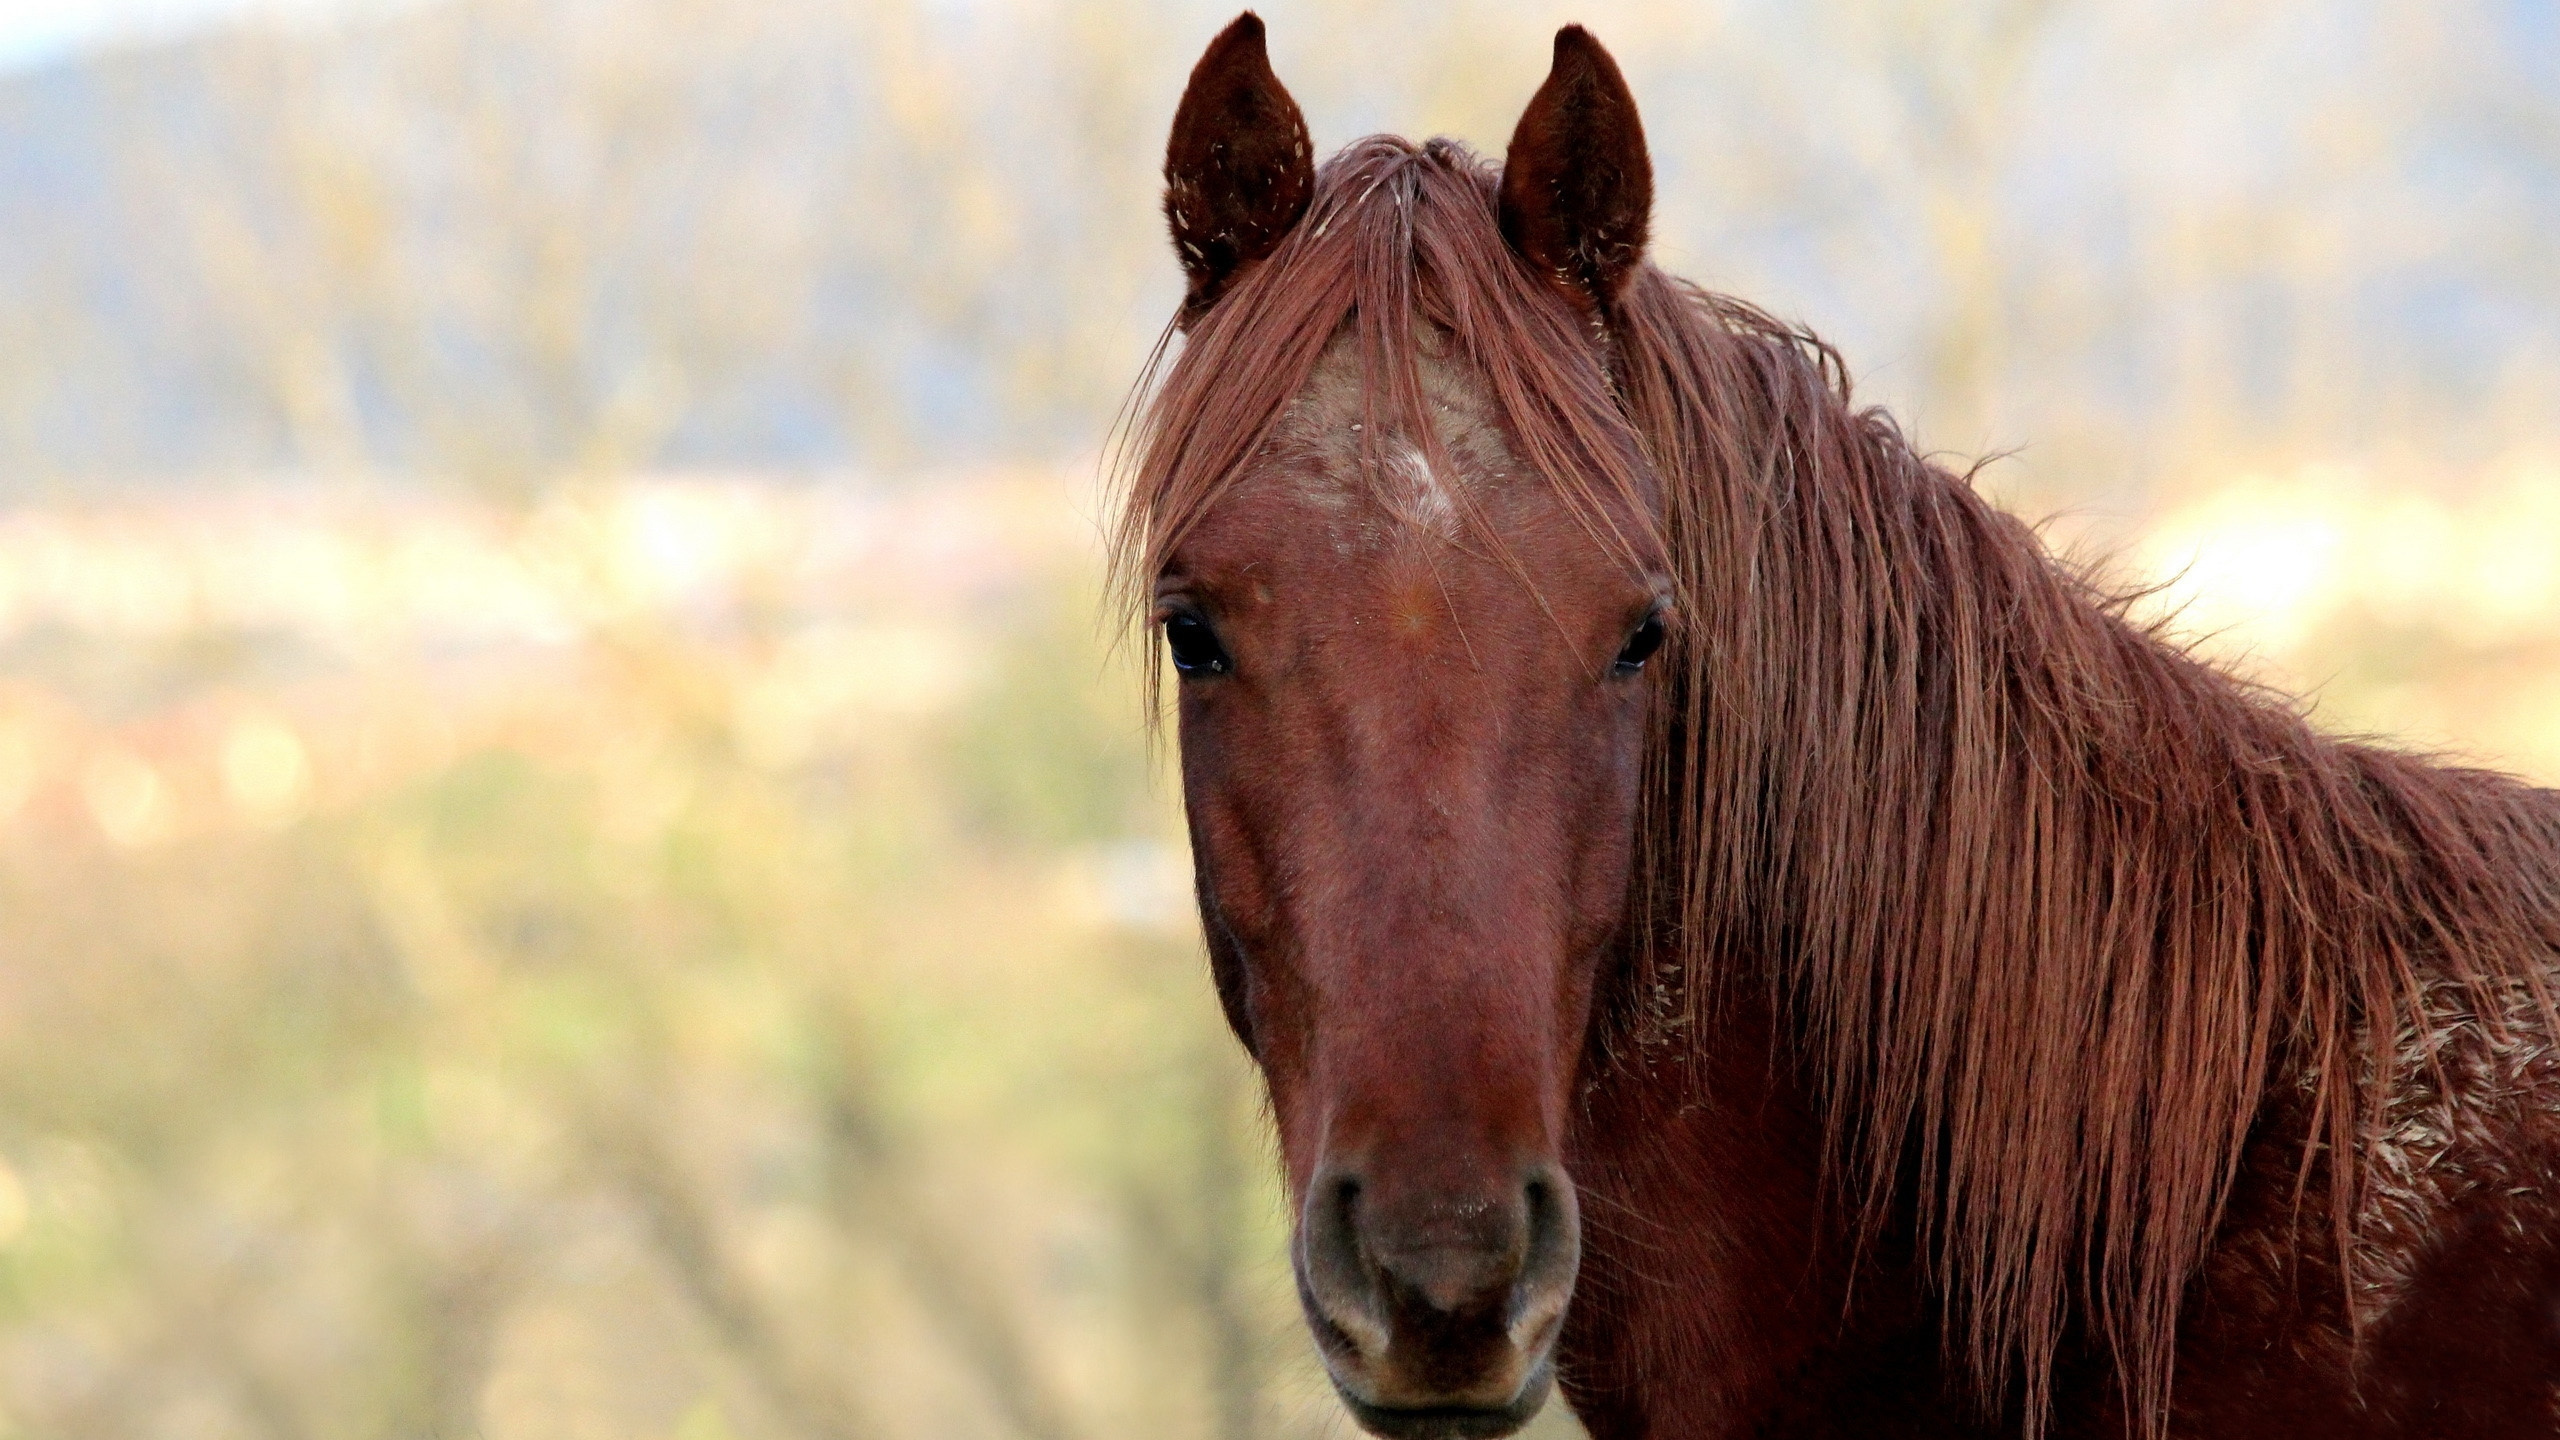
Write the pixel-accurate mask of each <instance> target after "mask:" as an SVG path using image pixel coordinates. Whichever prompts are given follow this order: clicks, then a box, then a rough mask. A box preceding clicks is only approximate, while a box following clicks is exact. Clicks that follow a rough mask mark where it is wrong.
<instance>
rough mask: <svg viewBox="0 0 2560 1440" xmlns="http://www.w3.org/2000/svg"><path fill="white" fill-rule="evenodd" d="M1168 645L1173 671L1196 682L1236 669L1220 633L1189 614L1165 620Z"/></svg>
mask: <svg viewBox="0 0 2560 1440" xmlns="http://www.w3.org/2000/svg"><path fill="white" fill-rule="evenodd" d="M1164 644H1165V648H1166V649H1168V650H1170V651H1172V652H1173V668H1174V669H1176V670H1179V671H1181V672H1182V673H1183V674H1185V675H1187V676H1191V677H1193V678H1195V679H1196V678H1200V677H1203V676H1209V675H1224V674H1226V673H1227V672H1228V671H1230V670H1233V669H1234V668H1236V662H1234V661H1233V660H1230V659H1228V658H1227V647H1225V646H1223V645H1221V644H1219V643H1218V632H1217V631H1215V630H1212V629H1210V628H1209V622H1208V621H1206V620H1204V619H1202V618H1201V617H1199V616H1197V615H1194V614H1192V613H1191V612H1189V611H1187V610H1186V611H1183V612H1182V613H1181V614H1178V615H1168V616H1166V617H1165V622H1164Z"/></svg>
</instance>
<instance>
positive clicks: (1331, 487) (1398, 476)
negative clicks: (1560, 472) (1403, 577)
mask: <svg viewBox="0 0 2560 1440" xmlns="http://www.w3.org/2000/svg"><path fill="white" fill-rule="evenodd" d="M1414 367H1415V371H1416V378H1417V379H1418V381H1419V382H1420V385H1419V389H1420V399H1421V411H1422V413H1421V415H1420V416H1419V417H1416V416H1413V415H1410V414H1401V413H1398V411H1399V409H1400V407H1398V406H1396V405H1395V404H1394V403H1393V401H1392V400H1390V399H1389V397H1387V396H1384V395H1379V394H1375V393H1374V392H1373V386H1372V378H1371V377H1370V376H1369V375H1368V373H1367V370H1366V367H1365V365H1364V364H1363V362H1362V360H1361V357H1360V353H1359V348H1358V346H1357V345H1356V344H1355V343H1353V342H1352V340H1351V339H1350V338H1349V337H1348V336H1345V337H1342V338H1337V339H1336V340H1335V341H1334V342H1333V343H1332V344H1331V345H1329V346H1327V347H1326V349H1325V352H1324V354H1323V355H1322V356H1321V357H1320V358H1319V359H1318V360H1317V362H1316V365H1315V368H1314V369H1313V370H1312V371H1311V372H1309V374H1308V377H1307V383H1306V384H1305V385H1304V386H1303V387H1301V388H1300V390H1299V392H1298V394H1297V396H1296V397H1295V398H1294V399H1293V400H1292V401H1291V403H1290V404H1289V406H1288V408H1287V409H1286V410H1285V411H1284V412H1282V414H1281V416H1280V419H1279V421H1278V423H1277V424H1275V425H1274V426H1273V427H1272V434H1271V437H1270V439H1269V441H1268V442H1267V443H1266V445H1265V446H1264V450H1263V457H1264V458H1265V459H1267V460H1269V461H1271V462H1273V463H1272V465H1271V469H1270V471H1269V472H1268V473H1269V474H1270V475H1271V476H1273V477H1274V478H1275V479H1276V480H1277V482H1278V484H1279V485H1280V486H1281V487H1282V488H1285V489H1286V490H1287V491H1289V492H1290V493H1291V494H1293V495H1294V496H1295V497H1296V498H1297V499H1299V500H1300V501H1302V502H1303V503H1304V504H1306V505H1307V506H1308V507H1310V508H1312V509H1315V510H1317V511H1320V512H1324V513H1326V514H1336V515H1344V514H1357V513H1358V512H1363V511H1368V512H1375V515H1374V516H1373V517H1372V518H1385V519H1389V520H1394V521H1399V522H1402V524H1403V525H1404V526H1405V527H1406V528H1408V529H1413V530H1419V531H1422V532H1424V533H1426V534H1431V535H1436V536H1438V537H1440V538H1442V539H1444V540H1445V539H1455V538H1456V537H1457V535H1458V531H1459V529H1460V526H1461V522H1462V512H1463V510H1464V509H1465V508H1468V507H1474V508H1479V509H1485V510H1488V511H1490V510H1492V509H1495V508H1501V507H1504V506H1505V504H1506V502H1511V503H1516V501H1517V499H1518V498H1520V492H1523V491H1527V490H1534V489H1535V488H1536V487H1528V486H1521V485H1517V484H1514V483H1512V482H1514V481H1515V480H1518V479H1520V478H1523V477H1522V476H1521V467H1520V465H1519V463H1518V461H1517V459H1516V458H1515V457H1514V456H1513V454H1512V452H1511V446H1510V443H1509V441H1508V439H1507V438H1506V437H1505V435H1504V433H1503V428H1502V424H1501V421H1500V419H1499V418H1498V415H1497V412H1496V409H1495V406H1494V403H1493V398H1492V392H1491V390H1490V389H1489V388H1488V387H1487V386H1486V385H1485V383H1484V381H1483V378H1482V377H1481V376H1480V375H1478V374H1477V373H1476V371H1475V369H1474V367H1473V366H1471V365H1469V364H1466V363H1465V362H1463V361H1461V360H1459V359H1457V358H1455V357H1453V356H1452V355H1450V354H1449V353H1448V346H1447V344H1446V342H1445V341H1439V340H1434V341H1429V342H1426V343H1422V344H1418V345H1417V346H1416V349H1415V353H1414ZM1417 418H1419V419H1420V420H1421V421H1422V422H1423V423H1424V424H1426V425H1428V427H1429V428H1430V431H1431V436H1430V438H1431V439H1432V440H1435V441H1436V442H1437V446H1436V455H1437V459H1436V460H1435V459H1434V450H1433V447H1431V446H1427V445H1426V444H1425V443H1424V438H1425V437H1423V436H1421V435H1418V434H1415V433H1413V428H1414V427H1413V422H1414V420H1415V419H1417ZM1373 426H1379V427H1384V428H1385V433H1379V432H1378V431H1377V430H1374V429H1372V427H1373ZM1488 518H1491V517H1490V516H1489V517H1488ZM1343 530H1344V533H1343V534H1341V535H1340V536H1339V537H1338V539H1339V541H1340V543H1343V544H1347V545H1352V546H1355V547H1357V546H1361V545H1363V544H1370V545H1374V544H1379V543H1384V542H1386V541H1388V540H1390V539H1393V538H1395V537H1392V536H1389V535H1387V534H1385V533H1383V532H1379V533H1372V532H1369V531H1363V530H1361V529H1360V528H1359V527H1357V526H1351V527H1343Z"/></svg>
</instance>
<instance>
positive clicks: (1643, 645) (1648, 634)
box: [1614, 610, 1662, 675]
mask: <svg viewBox="0 0 2560 1440" xmlns="http://www.w3.org/2000/svg"><path fill="white" fill-rule="evenodd" d="M1661 648H1662V612H1661V611H1659V610H1657V611H1655V612H1654V613H1652V614H1650V615H1647V616H1646V617H1644V623H1643V624H1641V625H1639V626H1637V627H1636V629H1635V633H1634V634H1632V635H1629V636H1628V637H1627V643H1626V647H1625V648H1624V649H1622V650H1620V651H1619V652H1618V663H1617V665H1616V666H1615V667H1614V668H1615V669H1616V670H1617V672H1618V673H1619V674H1621V675H1633V674H1634V673H1636V672H1637V671H1639V670H1642V669H1643V668H1644V662H1646V661H1647V660H1650V659H1652V658H1653V652H1654V651H1656V650H1659V649H1661Z"/></svg>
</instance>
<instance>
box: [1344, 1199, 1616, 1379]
mask: <svg viewBox="0 0 2560 1440" xmlns="http://www.w3.org/2000/svg"><path fill="white" fill-rule="evenodd" d="M1578 1230H1579V1226H1578V1225H1577V1224H1576V1216H1575V1203H1574V1195H1573V1185H1572V1182H1571V1181H1569V1180H1567V1179H1566V1178H1565V1176H1564V1174H1563V1172H1562V1171H1561V1170H1559V1169H1557V1168H1556V1167H1554V1166H1552V1165H1542V1166H1539V1167H1536V1168H1534V1169H1532V1170H1531V1171H1530V1172H1529V1173H1528V1174H1527V1175H1526V1176H1525V1177H1524V1178H1522V1179H1520V1180H1518V1181H1517V1182H1516V1183H1513V1184H1511V1185H1509V1186H1507V1187H1487V1188H1486V1189H1485V1190H1482V1191H1479V1192H1477V1193H1472V1194H1428V1193H1419V1194H1407V1195H1398V1194H1394V1193H1392V1192H1389V1191H1387V1190H1385V1189H1384V1188H1383V1187H1381V1186H1377V1185H1374V1184H1371V1183H1370V1182H1369V1181H1368V1180H1367V1179H1366V1178H1364V1177H1363V1176H1362V1175H1361V1174H1360V1173H1359V1172H1357V1171H1347V1170H1332V1171H1327V1172H1323V1173H1320V1174H1319V1175H1318V1177H1317V1179H1316V1181H1315V1183H1314V1184H1312V1185H1311V1186H1310V1187H1309V1190H1308V1195H1307V1209H1306V1215H1305V1217H1304V1219H1303V1222H1302V1228H1301V1231H1300V1233H1301V1235H1302V1237H1303V1252H1302V1253H1303V1259H1304V1265H1303V1268H1302V1271H1301V1283H1302V1284H1303V1285H1304V1287H1305V1291H1306V1295H1305V1298H1306V1300H1307V1307H1308V1309H1309V1311H1310V1312H1311V1314H1312V1315H1313V1317H1314V1318H1315V1319H1316V1320H1317V1321H1318V1322H1319V1324H1318V1330H1319V1333H1320V1334H1322V1333H1323V1332H1325V1331H1326V1330H1328V1329H1329V1330H1330V1331H1331V1334H1330V1335H1328V1336H1326V1337H1325V1338H1327V1339H1328V1340H1329V1341H1331V1342H1332V1343H1330V1344H1328V1346H1327V1349H1328V1350H1329V1351H1331V1352H1332V1354H1331V1356H1330V1358H1333V1359H1335V1360H1336V1361H1338V1362H1348V1363H1350V1364H1352V1365H1353V1366H1354V1367H1356V1368H1357V1369H1359V1370H1360V1371H1362V1372H1365V1374H1364V1378H1365V1379H1366V1380H1367V1382H1368V1383H1367V1384H1366V1385H1364V1386H1363V1387H1362V1388H1364V1389H1368V1390H1372V1391H1375V1392H1378V1393H1377V1394H1376V1396H1375V1398H1376V1399H1377V1400H1378V1401H1380V1402H1383V1403H1389V1404H1424V1403H1433V1404H1437V1403H1459V1404H1491V1405H1500V1404H1502V1403H1504V1402H1506V1401H1507V1400H1509V1399H1510V1398H1511V1396H1512V1392H1513V1391H1516V1389H1517V1388H1518V1386H1519V1384H1520V1383H1521V1382H1522V1380H1523V1379H1524V1378H1525V1377H1526V1375H1527V1374H1528V1373H1529V1372H1530V1371H1531V1370H1532V1369H1534V1368H1535V1367H1536V1364H1537V1362H1538V1361H1539V1360H1540V1359H1541V1358H1542V1357H1543V1355H1544V1352H1545V1350H1546V1347H1547V1344H1548V1342H1549V1341H1550V1340H1552V1339H1553V1338H1554V1334H1555V1330H1556V1328H1557V1325H1558V1322H1560V1321H1561V1320H1562V1318H1563V1314H1564V1307H1565V1302H1566V1300H1567V1299H1568V1298H1569V1297H1570V1295H1571V1292H1572V1289H1573V1277H1574V1271H1575V1269H1576V1268H1577V1262H1578V1260H1579V1257H1580V1248H1581V1247H1580V1243H1579V1235H1578Z"/></svg>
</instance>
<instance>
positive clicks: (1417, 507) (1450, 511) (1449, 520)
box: [1388, 440, 1458, 537]
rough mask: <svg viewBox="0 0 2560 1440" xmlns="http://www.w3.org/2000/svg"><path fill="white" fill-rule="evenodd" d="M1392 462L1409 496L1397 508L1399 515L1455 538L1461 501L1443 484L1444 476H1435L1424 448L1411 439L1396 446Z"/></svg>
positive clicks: (1435, 531) (1439, 533)
mask: <svg viewBox="0 0 2560 1440" xmlns="http://www.w3.org/2000/svg"><path fill="white" fill-rule="evenodd" d="M1388 463H1389V464H1390V466H1391V467H1392V468H1393V469H1394V470H1395V472H1396V474H1397V475H1398V476H1399V477H1400V478H1402V479H1403V481H1404V482H1405V493H1404V494H1403V496H1401V497H1400V498H1401V499H1402V500H1403V502H1404V503H1403V504H1402V505H1400V506H1399V507H1397V508H1398V512H1399V514H1401V515H1402V517H1403V518H1404V519H1406V520H1409V521H1411V522H1412V523H1414V524H1415V525H1418V526H1420V527H1422V528H1423V529H1425V530H1428V531H1431V532H1432V533H1433V534H1435V535H1440V536H1444V537H1448V536H1455V535H1456V534H1457V533H1458V502H1457V499H1456V497H1454V496H1452V495H1451V494H1450V493H1449V490H1448V487H1447V486H1445V485H1442V484H1441V483H1440V477H1439V476H1437V475H1434V474H1432V473H1431V459H1430V457H1429V456H1427V455H1424V454H1423V453H1422V447H1421V446H1419V445H1416V444H1414V443H1413V442H1411V441H1409V440H1408V441H1401V442H1399V443H1398V444H1397V445H1396V453H1395V458H1394V459H1393V460H1391V461H1390V462H1388Z"/></svg>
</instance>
